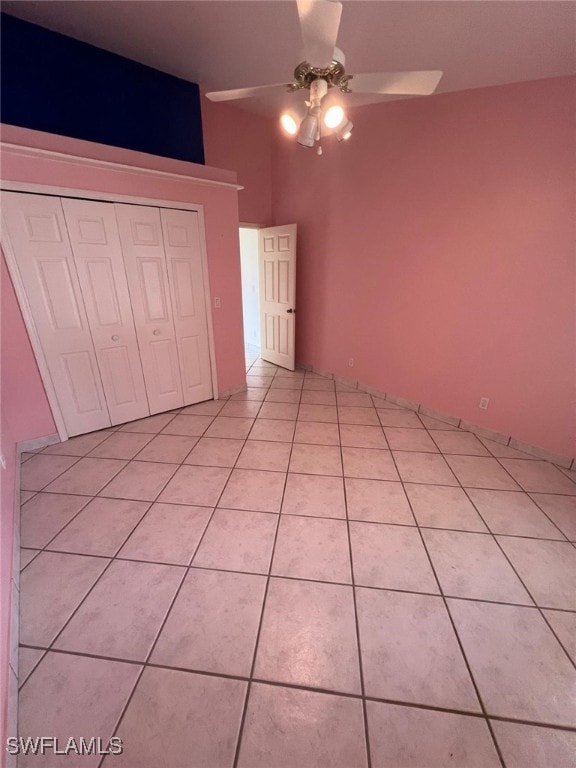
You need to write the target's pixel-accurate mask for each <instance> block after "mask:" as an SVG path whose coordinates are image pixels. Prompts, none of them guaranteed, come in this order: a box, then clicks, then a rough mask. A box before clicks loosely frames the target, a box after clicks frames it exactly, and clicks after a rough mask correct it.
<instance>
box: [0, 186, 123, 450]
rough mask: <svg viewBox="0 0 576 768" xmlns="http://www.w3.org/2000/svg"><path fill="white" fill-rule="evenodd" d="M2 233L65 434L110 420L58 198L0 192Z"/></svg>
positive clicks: (104, 423) (102, 424)
mask: <svg viewBox="0 0 576 768" xmlns="http://www.w3.org/2000/svg"><path fill="white" fill-rule="evenodd" d="M2 209H3V214H4V217H5V221H6V236H7V238H8V240H9V244H10V247H11V251H12V252H13V254H14V258H15V260H16V264H17V267H18V272H19V275H20V278H21V280H22V284H23V287H24V290H25V293H26V298H27V303H28V306H29V307H30V312H31V315H32V318H33V321H34V326H35V329H36V333H37V336H38V339H39V342H40V345H41V347H42V352H43V357H44V360H45V362H46V367H47V369H48V372H49V374H50V378H51V380H52V384H53V387H54V391H55V393H56V398H57V400H58V405H59V406H60V410H61V413H62V418H63V421H64V425H65V427H66V430H67V432H68V434H69V436H72V435H78V434H82V433H85V432H91V431H93V430H96V429H102V428H104V427H107V426H110V424H111V421H110V416H109V413H108V409H107V405H106V398H105V396H104V390H103V387H102V382H101V378H100V373H99V368H98V364H97V361H96V353H95V350H94V344H93V341H92V337H91V334H90V330H89V324H88V318H87V315H86V309H85V306H84V301H83V297H82V291H81V289H80V284H79V281H78V275H77V273H76V266H75V263H74V260H73V257H72V251H71V247H70V242H69V240H68V235H67V227H66V222H65V220H64V214H63V210H62V203H61V201H60V199H59V198H55V197H47V196H41V195H27V194H20V193H17V192H4V193H2Z"/></svg>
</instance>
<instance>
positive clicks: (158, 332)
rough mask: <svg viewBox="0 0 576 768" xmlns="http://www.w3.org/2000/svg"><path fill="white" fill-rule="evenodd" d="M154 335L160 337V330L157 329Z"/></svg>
mask: <svg viewBox="0 0 576 768" xmlns="http://www.w3.org/2000/svg"><path fill="white" fill-rule="evenodd" d="M152 333H153V334H154V336H160V330H159V329H158V328H155V329H154V330H153V331H152Z"/></svg>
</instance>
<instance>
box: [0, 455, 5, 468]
mask: <svg viewBox="0 0 576 768" xmlns="http://www.w3.org/2000/svg"><path fill="white" fill-rule="evenodd" d="M0 466H2V469H6V459H5V458H4V456H2V454H0Z"/></svg>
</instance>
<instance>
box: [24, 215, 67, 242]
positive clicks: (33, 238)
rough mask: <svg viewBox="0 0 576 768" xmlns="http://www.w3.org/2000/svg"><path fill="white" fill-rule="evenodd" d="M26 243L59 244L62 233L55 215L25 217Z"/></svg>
mask: <svg viewBox="0 0 576 768" xmlns="http://www.w3.org/2000/svg"><path fill="white" fill-rule="evenodd" d="M24 220H25V221H26V230H27V233H28V241H29V242H31V243H61V242H62V232H61V230H60V224H59V223H58V215H57V213H53V214H48V215H44V216H42V215H30V216H25V217H24Z"/></svg>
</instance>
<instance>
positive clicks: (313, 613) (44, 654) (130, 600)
mask: <svg viewBox="0 0 576 768" xmlns="http://www.w3.org/2000/svg"><path fill="white" fill-rule="evenodd" d="M248 385H249V389H248V391H247V392H245V393H242V394H239V395H235V396H233V397H232V398H230V399H229V400H222V401H218V402H214V401H211V402H207V403H201V404H199V405H195V406H191V407H188V408H184V409H183V410H182V411H180V412H179V413H178V412H174V413H169V414H160V415H157V416H153V417H151V418H149V419H143V420H141V421H139V422H133V423H131V424H127V425H124V426H121V427H119V428H114V429H109V430H105V431H102V432H99V433H94V434H90V435H84V436H82V437H78V438H74V439H72V440H69V441H68V442H66V443H63V444H59V445H55V446H50V447H48V448H46V449H44V450H42V451H40V452H37V453H35V454H28V455H25V456H24V457H23V462H24V463H23V466H22V489H23V494H22V500H23V505H22V529H21V535H22V545H23V549H22V575H21V643H22V645H21V653H20V673H21V690H20V723H19V730H20V734H21V735H22V736H37V735H56V736H59V737H60V738H61V739H67V738H68V737H69V736H76V737H79V736H84V737H91V736H100V737H102V738H103V739H104V740H105V741H107V740H108V739H109V738H110V737H111V736H112V735H113V734H115V735H117V736H119V737H120V738H122V740H123V744H124V753H123V755H122V756H116V757H105V758H103V760H102V762H101V763H99V760H100V758H82V760H81V765H87V766H96V765H99V764H103V765H104V766H105V767H106V768H110V767H111V766H122V767H124V768H126V767H128V766H129V767H130V768H158V767H159V766H169V767H170V768H232V767H233V766H239V767H240V768H321V767H323V766H326V767H330V768H355V767H356V766H358V767H361V766H372V767H373V768H380V767H382V768H384V767H387V768H437V767H439V766H459V767H460V768H468V767H470V768H491V767H492V766H506V768H574V766H576V669H575V664H576V483H575V482H574V476H573V474H570V473H569V472H565V471H561V470H560V469H558V468H556V467H554V466H552V465H551V464H548V463H546V462H543V461H539V460H535V459H532V458H530V457H529V456H526V455H524V454H520V453H519V452H517V451H513V450H512V449H509V448H506V447H503V446H501V445H498V444H496V443H493V442H491V441H489V440H480V439H478V438H477V437H476V436H474V435H473V434H471V433H468V432H462V431H458V430H455V429H454V428H453V427H450V426H449V425H447V424H444V423H442V422H440V421H437V420H435V419H431V418H429V417H425V416H423V417H420V416H418V415H417V414H415V413H413V412H411V411H407V410H405V409H402V408H399V407H398V406H397V405H395V404H393V403H391V402H388V401H386V400H381V399H373V398H371V397H370V396H369V395H367V394H365V393H361V392H354V391H350V390H347V389H346V388H344V387H339V386H337V385H335V384H334V382H333V381H331V380H328V379H325V378H321V377H319V376H316V375H313V374H308V373H306V374H304V372H295V373H290V372H287V371H285V370H281V369H276V367H275V366H272V365H270V364H268V363H265V362H262V361H261V360H259V359H257V358H256V359H251V360H250V366H249V370H248ZM19 765H21V766H26V765H34V766H42V765H45V766H50V768H53V767H57V766H60V765H62V766H73V765H74V761H72V762H71V761H70V758H66V757H60V758H58V757H54V756H50V757H49V758H46V759H44V760H43V759H42V758H39V757H30V758H27V759H21V760H20V762H19Z"/></svg>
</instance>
